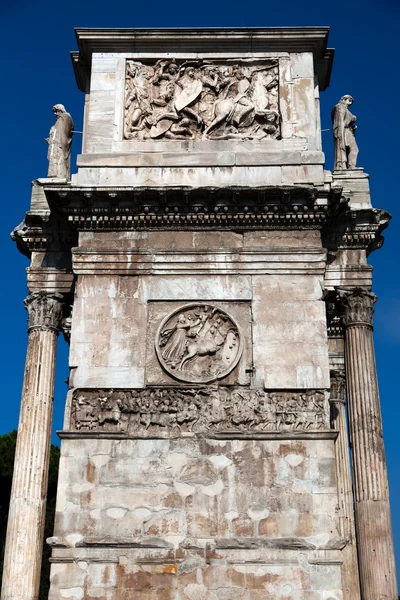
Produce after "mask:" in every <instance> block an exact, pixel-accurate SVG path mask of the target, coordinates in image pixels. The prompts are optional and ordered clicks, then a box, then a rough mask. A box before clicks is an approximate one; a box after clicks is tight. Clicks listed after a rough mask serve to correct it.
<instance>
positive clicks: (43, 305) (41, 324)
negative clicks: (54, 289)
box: [24, 292, 64, 333]
mask: <svg viewBox="0 0 400 600" xmlns="http://www.w3.org/2000/svg"><path fill="white" fill-rule="evenodd" d="M63 303H64V298H63V296H62V295H61V294H48V293H47V292H34V293H33V294H30V295H29V296H28V297H27V298H25V300H24V304H25V308H26V310H27V311H28V315H29V317H28V331H33V330H37V329H40V330H51V331H55V332H56V333H58V332H59V331H60V327H61V321H62V317H63Z"/></svg>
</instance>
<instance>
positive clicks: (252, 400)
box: [71, 386, 329, 437]
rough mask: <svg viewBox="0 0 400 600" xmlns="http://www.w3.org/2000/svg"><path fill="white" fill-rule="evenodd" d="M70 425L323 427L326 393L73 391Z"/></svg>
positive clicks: (169, 429)
mask: <svg viewBox="0 0 400 600" xmlns="http://www.w3.org/2000/svg"><path fill="white" fill-rule="evenodd" d="M71 429H72V430H77V431H82V432H84V431H94V432H95V431H100V432H101V431H103V432H121V433H123V432H126V433H132V434H135V435H138V436H144V437H146V436H147V435H155V434H166V435H169V434H176V435H179V433H183V432H188V433H193V434H195V433H202V434H204V433H207V432H210V433H212V432H214V433H218V432H220V433H224V432H237V433H251V432H254V433H263V432H300V431H306V432H312V431H321V430H327V429H329V409H328V393H327V392H326V391H324V390H307V391H304V392H290V391H274V392H267V391H264V390H251V389H244V388H234V389H229V388H223V387H217V386H201V387H175V388H156V387H154V388H145V389H137V390H75V392H74V395H73V400H72V411H71Z"/></svg>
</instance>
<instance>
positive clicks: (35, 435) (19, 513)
mask: <svg viewBox="0 0 400 600" xmlns="http://www.w3.org/2000/svg"><path fill="white" fill-rule="evenodd" d="M61 301H62V296H61V295H58V294H54V295H47V294H46V293H42V292H37V293H34V294H31V295H30V296H28V298H27V299H26V301H25V306H26V308H27V310H28V313H29V329H28V332H29V338H28V349H27V355H26V363H25V374H24V382H23V390H22V401H21V412H20V419H19V425H18V438H17V446H16V452H15V462H14V474H13V483H12V490H11V500H10V509H9V515H8V525H7V540H6V547H5V554H4V571H3V584H2V594H1V598H2V600H35V599H36V598H37V596H38V592H39V583H40V569H41V560H42V546H43V534H44V520H45V512H46V494H47V482H48V469H49V457H50V440H51V424H52V415H53V394H54V378H55V359H56V349H57V336H58V333H59V328H60V323H61V317H62V303H61Z"/></svg>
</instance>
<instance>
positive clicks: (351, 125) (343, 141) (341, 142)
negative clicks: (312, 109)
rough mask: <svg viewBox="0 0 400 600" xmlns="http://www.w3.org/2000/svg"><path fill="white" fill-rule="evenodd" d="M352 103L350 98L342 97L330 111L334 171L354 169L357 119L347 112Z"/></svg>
mask: <svg viewBox="0 0 400 600" xmlns="http://www.w3.org/2000/svg"><path fill="white" fill-rule="evenodd" d="M353 102H354V98H353V97H352V96H349V95H346V96H342V97H341V98H340V100H339V102H338V103H337V104H336V105H335V106H334V107H333V109H332V125H333V139H334V151H335V158H334V163H335V164H334V169H335V171H341V170H345V169H355V167H356V163H357V156H358V146H357V142H356V138H355V130H356V129H357V126H356V124H355V122H356V120H357V118H356V117H355V116H354V115H353V114H351V112H350V110H349V106H351V105H352V104H353Z"/></svg>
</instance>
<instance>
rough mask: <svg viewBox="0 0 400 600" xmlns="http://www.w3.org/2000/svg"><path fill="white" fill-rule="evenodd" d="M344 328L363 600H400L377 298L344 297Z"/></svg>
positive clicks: (346, 294)
mask: <svg viewBox="0 0 400 600" xmlns="http://www.w3.org/2000/svg"><path fill="white" fill-rule="evenodd" d="M339 297H340V300H341V307H342V319H343V325H344V327H345V359H346V381H347V398H348V408H349V428H350V440H351V447H352V458H353V480H354V499H355V516H356V531H357V547H358V560H359V568H360V583H361V597H362V598H363V600H383V599H385V600H397V598H398V596H397V583H396V571H395V561H394V550H393V537H392V526H391V518H390V506H389V493H388V481H387V470H386V459H385V451H384V445H383V438H382V418H381V411H380V402H379V393H378V381H377V375H376V365H375V353H374V345H373V338H372V321H373V314H374V304H375V302H376V300H377V298H376V296H375V295H374V294H372V293H371V292H367V291H365V290H363V289H362V288H355V289H353V290H350V291H344V290H340V291H339Z"/></svg>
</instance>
